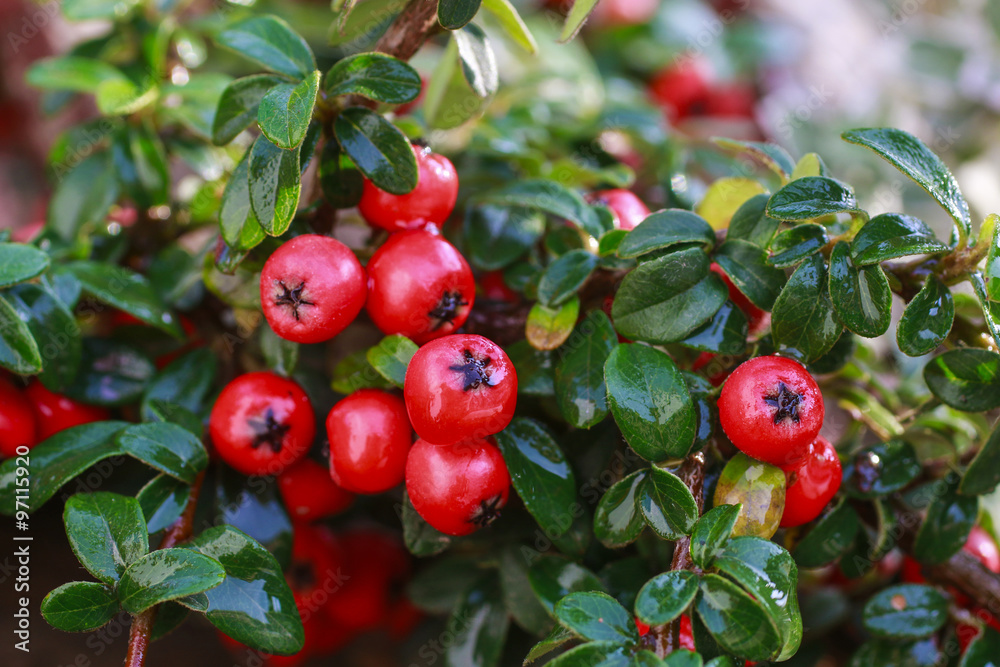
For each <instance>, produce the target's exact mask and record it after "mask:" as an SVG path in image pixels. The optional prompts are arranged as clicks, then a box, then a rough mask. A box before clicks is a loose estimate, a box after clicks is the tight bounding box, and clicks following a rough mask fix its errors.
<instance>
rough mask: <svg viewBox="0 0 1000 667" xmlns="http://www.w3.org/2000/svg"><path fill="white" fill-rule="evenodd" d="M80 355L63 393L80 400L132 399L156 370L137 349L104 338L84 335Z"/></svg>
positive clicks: (122, 401)
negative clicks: (73, 373)
mask: <svg viewBox="0 0 1000 667" xmlns="http://www.w3.org/2000/svg"><path fill="white" fill-rule="evenodd" d="M80 357H81V360H82V361H81V364H80V370H79V373H78V375H77V377H76V380H75V381H74V382H73V384H72V385H70V386H69V387H68V388H67V390H66V395H67V396H69V397H70V398H72V399H74V400H77V401H80V402H81V403H89V404H91V405H103V406H107V407H117V406H120V405H126V404H128V403H134V402H136V401H138V400H139V399H140V398H141V397H142V394H143V392H145V391H146V388H147V387H148V386H149V383H150V381H151V380H152V379H153V376H154V375H155V374H156V366H154V365H153V362H152V361H150V360H149V358H148V357H146V356H145V355H144V354H142V353H141V352H139V351H138V350H137V349H135V348H134V347H132V346H130V345H125V344H124V343H118V342H116V341H113V340H108V339H105V338H84V339H83V348H82V352H81V355H80Z"/></svg>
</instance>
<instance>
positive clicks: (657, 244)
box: [618, 208, 715, 258]
mask: <svg viewBox="0 0 1000 667" xmlns="http://www.w3.org/2000/svg"><path fill="white" fill-rule="evenodd" d="M682 243H700V244H702V245H704V246H705V247H706V248H711V247H712V246H714V245H715V230H714V229H712V227H711V226H709V224H708V223H707V222H706V221H705V219H704V218H702V217H701V216H700V215H696V214H694V213H692V212H691V211H687V210H684V209H679V208H674V209H667V210H665V211H657V212H656V213H653V214H652V215H650V216H649V217H648V218H646V219H645V220H643V221H642V222H640V223H639V224H638V226H636V227H635V229H633V230H632V231H630V232H628V235H627V236H625V238H624V240H622V242H621V244H620V245H619V246H618V256H619V257H623V258H629V257H639V256H641V255H645V254H647V253H651V252H653V251H656V250H662V249H664V248H669V247H671V246H675V245H679V244H682Z"/></svg>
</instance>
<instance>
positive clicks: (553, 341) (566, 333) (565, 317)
mask: <svg viewBox="0 0 1000 667" xmlns="http://www.w3.org/2000/svg"><path fill="white" fill-rule="evenodd" d="M579 314H580V299H579V298H578V297H575V296H574V297H573V298H572V299H570V300H569V301H567V302H566V303H564V304H562V305H561V306H559V307H558V308H547V307H546V306H543V305H542V304H540V303H536V304H535V305H534V306H532V307H531V310H530V311H529V312H528V320H527V322H526V323H525V328H524V333H525V337H526V338H527V339H528V342H529V343H530V344H531V346H532V347H533V348H535V349H536V350H554V349H556V348H557V347H559V346H560V345H562V344H563V343H565V342H566V339H568V338H569V337H570V334H572V333H573V327H574V326H575V325H576V320H577V317H578V316H579Z"/></svg>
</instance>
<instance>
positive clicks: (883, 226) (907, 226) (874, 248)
mask: <svg viewBox="0 0 1000 667" xmlns="http://www.w3.org/2000/svg"><path fill="white" fill-rule="evenodd" d="M947 250H948V246H947V245H945V244H944V243H941V242H940V241H938V240H937V239H936V238H935V237H934V232H932V231H931V229H930V227H928V226H927V224H926V223H925V222H924V221H923V220H919V219H917V218H914V217H911V216H908V215H900V214H898V213H883V214H882V215H877V216H875V217H874V218H872V219H871V220H869V221H868V222H866V223H865V226H864V227H862V228H861V231H859V232H858V233H857V235H856V236H855V237H854V241H852V242H851V258H852V259H853V260H854V263H855V264H857V265H858V266H867V265H868V264H878V263H880V262H884V261H886V260H889V259H897V258H899V257H907V256H910V255H922V254H925V253H929V254H934V253H939V252H945V251H947Z"/></svg>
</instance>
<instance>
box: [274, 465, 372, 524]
mask: <svg viewBox="0 0 1000 667" xmlns="http://www.w3.org/2000/svg"><path fill="white" fill-rule="evenodd" d="M278 489H279V490H280V491H281V497H282V498H283V499H284V501H285V508H286V509H287V510H288V514H289V515H290V516H291V517H292V519H293V520H295V521H304V522H309V521H316V520H317V519H322V518H324V517H328V516H332V515H334V514H339V513H340V512H343V511H344V510H345V509H347V508H348V507H349V506H350V505H351V503H352V502H353V501H354V494H353V493H350V492H349V491H345V490H344V489H342V488H341V487H339V486H337V483H336V482H334V481H333V480H332V479H330V471H329V470H327V468H326V466H324V465H322V464H320V463H316V462H315V461H313V460H312V459H310V458H305V459H302V460H301V461H299V462H298V463H296V464H295V465H292V466H290V467H289V468H288V469H287V470H285V471H284V472H283V473H281V475H279V476H278Z"/></svg>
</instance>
